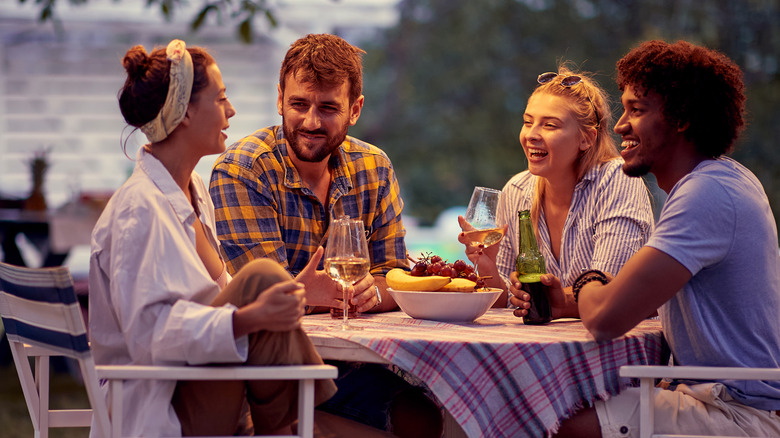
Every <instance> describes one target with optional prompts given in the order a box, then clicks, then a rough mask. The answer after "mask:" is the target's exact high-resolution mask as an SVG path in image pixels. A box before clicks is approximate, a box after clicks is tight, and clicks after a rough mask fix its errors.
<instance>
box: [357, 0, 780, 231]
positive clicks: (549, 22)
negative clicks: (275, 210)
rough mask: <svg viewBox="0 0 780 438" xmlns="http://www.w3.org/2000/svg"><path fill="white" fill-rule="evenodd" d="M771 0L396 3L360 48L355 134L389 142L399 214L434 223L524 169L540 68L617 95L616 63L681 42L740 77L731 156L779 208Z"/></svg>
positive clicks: (779, 41)
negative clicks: (562, 66) (566, 69)
mask: <svg viewBox="0 0 780 438" xmlns="http://www.w3.org/2000/svg"><path fill="white" fill-rule="evenodd" d="M778 9H779V8H778V2H777V1H776V0H766V1H760V0H755V1H731V0H717V1H693V0H677V1H673V0H645V1H641V2H640V1H629V0H523V1H521V0H481V1H479V2H474V1H469V0H404V1H402V2H401V4H400V12H401V14H400V22H399V24H398V25H397V26H396V27H393V28H391V29H388V30H387V31H385V32H383V33H382V34H381V35H380V37H379V38H378V39H376V40H372V41H369V42H366V43H364V44H363V48H364V49H366V50H367V51H368V53H367V55H366V57H365V71H364V87H365V90H364V93H365V95H366V104H365V108H364V111H363V115H362V116H361V120H360V122H359V123H358V124H357V126H355V127H354V129H353V130H352V131H351V132H352V133H354V134H355V135H356V136H359V137H361V138H364V139H365V140H367V141H370V142H373V143H375V144H377V145H378V146H380V147H382V148H383V149H385V150H386V151H387V152H388V154H389V155H390V157H391V159H392V160H393V163H394V165H395V167H396V170H397V173H398V178H399V181H400V184H401V189H402V192H403V196H404V200H405V201H406V204H407V213H408V214H410V215H412V216H416V217H418V218H420V219H421V220H422V221H423V222H430V221H432V220H434V219H435V218H436V216H437V215H438V214H439V213H440V212H441V211H442V210H443V209H445V208H447V207H450V206H454V205H465V204H466V203H467V202H468V200H469V197H470V195H471V190H472V188H473V187H474V186H475V185H483V186H489V187H495V188H501V187H502V186H503V184H504V183H505V182H506V181H507V180H508V179H509V178H510V177H511V176H512V175H513V174H515V173H517V172H520V171H522V170H524V169H525V168H526V167H527V163H526V161H525V158H524V155H523V152H522V148H521V147H520V143H519V140H518V134H519V131H520V128H521V127H522V114H523V111H524V109H525V104H526V100H527V98H528V96H529V94H530V92H531V91H532V90H533V88H534V87H535V85H536V82H535V81H536V77H537V75H538V74H539V73H542V72H546V71H551V70H556V68H557V65H558V63H559V62H560V61H563V60H566V61H571V62H573V63H574V65H575V66H576V67H578V68H579V69H581V70H585V71H589V72H592V73H595V74H596V79H597V80H598V81H599V83H600V84H601V85H602V86H603V87H604V88H605V89H607V91H608V92H609V94H610V95H611V96H612V97H613V108H614V115H615V116H616V117H617V116H619V112H618V111H619V106H618V105H617V104H619V91H618V90H617V86H616V85H615V83H614V77H615V63H616V61H617V60H618V59H620V57H622V56H623V55H624V54H625V53H626V52H627V51H628V50H630V49H631V48H632V47H634V46H635V45H636V44H637V43H638V42H640V41H644V40H647V39H664V40H667V41H676V40H678V39H685V40H688V41H691V42H694V43H698V44H703V45H705V46H707V47H710V48H714V49H717V50H720V51H722V52H724V53H725V54H727V55H728V56H730V57H731V58H732V59H734V60H735V62H737V63H738V64H739V65H740V66H741V67H742V68H743V70H744V71H745V81H746V84H747V87H748V90H749V96H748V111H749V123H750V125H749V127H748V130H747V132H746V133H745V135H743V137H742V139H741V141H740V143H739V145H738V148H737V152H736V153H735V154H734V156H735V158H737V159H738V160H740V161H742V162H743V163H745V164H746V165H747V166H748V167H750V168H751V170H753V171H754V172H755V173H756V175H757V176H758V177H759V178H760V179H761V181H762V183H763V184H764V186H765V187H766V189H767V192H768V193H769V195H770V201H771V202H772V204H773V205H774V211H775V214H776V215H777V214H778V213H780V174H778V171H777V168H778V164H779V163H780V152H778V148H776V147H775V145H774V142H775V141H776V139H777V138H780V135H779V134H780V128H778V125H777V123H775V122H774V121H773V120H772V119H773V118H774V117H776V116H777V115H780V112H778V109H779V108H778V107H779V106H780V77H779V76H778V65H777V63H778V53H780V30H779V29H778V26H777V23H779V22H780V13H779V12H778Z"/></svg>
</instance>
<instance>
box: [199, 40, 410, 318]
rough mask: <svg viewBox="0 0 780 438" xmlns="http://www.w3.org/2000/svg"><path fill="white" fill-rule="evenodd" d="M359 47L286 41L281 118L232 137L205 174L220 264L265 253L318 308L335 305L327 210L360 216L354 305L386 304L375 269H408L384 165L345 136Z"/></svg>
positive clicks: (358, 76)
mask: <svg viewBox="0 0 780 438" xmlns="http://www.w3.org/2000/svg"><path fill="white" fill-rule="evenodd" d="M361 53H364V52H363V51H362V50H360V49H358V48H356V47H353V46H351V45H349V44H348V43H346V42H345V41H344V40H342V39H340V38H338V37H334V36H331V35H309V36H307V37H305V38H302V39H301V40H299V41H298V42H296V43H295V44H293V46H292V47H291V49H290V50H289V52H288V54H287V56H286V58H285V60H284V63H283V64H282V68H281V72H280V78H279V86H278V89H279V97H278V100H277V108H278V111H279V114H280V115H281V116H282V121H283V125H282V126H271V127H268V128H263V129H260V130H258V131H256V132H254V133H253V134H251V135H249V136H248V137H245V138H243V139H242V140H240V141H239V142H237V143H236V144H234V145H232V146H231V147H230V148H228V150H227V151H226V152H225V153H224V154H223V155H222V156H221V157H219V159H218V160H217V162H216V164H215V165H214V170H213V173H212V176H211V185H210V192H211V197H212V200H213V202H214V207H215V211H216V218H217V234H218V235H219V239H220V240H221V242H222V248H223V251H224V255H225V259H226V263H227V267H228V271H229V272H231V273H234V272H236V271H238V270H239V269H240V268H241V267H242V266H243V265H245V264H246V263H248V262H249V261H251V260H253V259H255V258H258V257H270V258H273V259H274V260H277V261H278V262H279V263H281V264H282V266H284V267H285V268H287V270H288V271H290V272H291V273H292V274H293V275H295V276H297V279H298V281H300V282H302V283H304V284H305V285H306V286H307V287H306V300H307V302H308V303H309V305H311V306H312V307H314V306H316V309H317V310H319V311H322V310H327V308H328V307H338V306H339V304H338V302H337V301H336V300H338V299H340V298H341V292H340V291H339V289H338V286H337V283H335V282H333V281H331V280H330V278H329V277H328V276H327V274H326V273H325V271H323V270H321V259H322V249H321V246H323V245H324V244H325V241H326V238H327V231H328V224H329V222H330V220H331V218H336V217H339V216H341V215H347V216H349V217H351V218H353V219H361V220H362V221H363V223H364V224H365V228H366V233H367V236H368V245H369V253H370V254H371V270H370V275H368V276H366V277H365V278H364V279H363V280H361V281H360V282H358V283H356V284H355V290H354V297H353V301H352V303H353V304H355V305H356V306H357V310H358V311H360V312H366V311H386V310H393V309H395V308H396V304H395V302H394V301H393V299H392V297H390V294H388V293H387V292H386V290H385V289H386V283H385V279H384V275H385V274H386V273H387V271H389V270H390V269H392V268H396V267H408V262H407V260H406V246H405V243H404V234H405V230H404V228H403V224H402V222H401V210H402V209H403V201H402V200H401V197H400V195H399V189H398V182H397V180H396V176H395V171H394V170H393V166H392V163H391V162H390V159H389V158H388V157H387V155H386V154H385V153H384V152H383V151H382V150H380V149H379V148H377V147H375V146H373V145H370V144H368V143H365V142H362V141H360V140H358V139H356V138H353V137H349V136H347V130H348V128H349V126H351V125H354V124H355V123H356V122H357V120H358V117H360V112H361V109H362V107H363V96H362V95H361V92H362V67H361V60H360V54H361ZM307 266H308V269H305V268H306V267H307ZM375 285H376V286H378V288H375V287H374V286H375ZM313 286H316V287H313ZM378 294H381V295H378ZM310 309H311V307H310Z"/></svg>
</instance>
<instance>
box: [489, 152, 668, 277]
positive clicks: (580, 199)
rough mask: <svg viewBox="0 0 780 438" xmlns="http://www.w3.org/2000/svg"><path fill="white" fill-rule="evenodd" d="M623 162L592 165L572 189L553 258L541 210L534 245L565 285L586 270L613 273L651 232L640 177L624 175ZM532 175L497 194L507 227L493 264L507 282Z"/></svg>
mask: <svg viewBox="0 0 780 438" xmlns="http://www.w3.org/2000/svg"><path fill="white" fill-rule="evenodd" d="M622 166H623V159H622V158H614V159H612V160H610V161H608V162H606V163H602V164H600V165H597V166H594V167H593V168H592V169H590V170H589V171H588V173H586V174H585V176H583V177H582V179H581V180H580V181H579V182H578V183H577V185H576V186H575V187H574V194H573V196H572V200H571V206H570V207H569V214H568V216H567V218H566V223H565V224H564V227H563V235H562V237H561V249H560V259H558V260H556V259H555V257H554V256H553V252H552V246H551V244H550V233H549V231H548V229H547V223H546V221H545V218H544V211H543V210H542V211H541V212H540V215H539V233H538V236H539V241H538V244H539V249H540V250H541V251H542V255H544V261H545V264H546V267H547V273H548V274H553V275H555V276H556V277H558V278H559V279H560V280H561V283H562V284H563V286H564V287H565V286H571V285H572V284H573V283H574V280H575V279H576V278H577V276H578V275H579V274H580V273H581V272H582V271H583V270H587V269H599V270H601V271H604V272H608V273H610V274H612V275H614V274H617V272H618V271H619V270H620V268H621V267H622V266H623V264H624V263H625V262H626V261H627V260H628V259H629V258H630V257H631V256H632V255H633V254H634V253H635V252H636V251H638V250H639V248H641V247H642V246H643V245H644V244H645V242H646V241H647V239H648V238H649V236H650V232H651V230H652V227H653V213H652V210H651V208H650V198H649V192H648V190H647V188H646V187H645V185H644V182H643V181H642V179H641V178H632V177H629V176H627V175H626V174H624V173H623V170H622ZM537 178H538V177H536V176H534V175H532V174H531V173H530V172H528V171H527V170H526V171H523V172H520V173H518V174H517V175H515V176H513V177H512V178H511V179H510V180H509V182H507V183H506V185H505V186H504V189H503V190H502V193H501V199H500V201H499V207H498V213H497V218H498V220H499V221H500V222H499V223H504V224H509V229H508V230H507V235H506V237H504V239H503V240H502V241H501V246H500V248H499V252H498V257H497V259H496V267H497V268H498V272H499V273H500V274H501V277H502V278H503V279H504V281H506V282H508V281H509V274H510V273H511V272H513V271H514V270H515V258H516V257H517V253H518V247H519V243H518V238H519V236H518V223H517V221H518V218H517V212H518V211H520V210H530V209H531V203H532V202H533V199H534V194H535V192H536V180H537Z"/></svg>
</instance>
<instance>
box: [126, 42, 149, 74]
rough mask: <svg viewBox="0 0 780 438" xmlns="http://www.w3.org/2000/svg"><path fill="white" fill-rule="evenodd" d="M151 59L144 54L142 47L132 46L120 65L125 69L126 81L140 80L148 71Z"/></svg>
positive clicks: (144, 50)
mask: <svg viewBox="0 0 780 438" xmlns="http://www.w3.org/2000/svg"><path fill="white" fill-rule="evenodd" d="M150 63H151V58H149V55H148V54H147V53H146V49H144V46H140V45H139V46H134V47H132V48H131V49H130V50H128V51H127V53H126V54H125V57H124V59H123V60H122V65H123V66H124V67H125V71H126V72H127V76H128V79H140V78H143V77H144V75H145V74H146V71H147V70H149V64H150Z"/></svg>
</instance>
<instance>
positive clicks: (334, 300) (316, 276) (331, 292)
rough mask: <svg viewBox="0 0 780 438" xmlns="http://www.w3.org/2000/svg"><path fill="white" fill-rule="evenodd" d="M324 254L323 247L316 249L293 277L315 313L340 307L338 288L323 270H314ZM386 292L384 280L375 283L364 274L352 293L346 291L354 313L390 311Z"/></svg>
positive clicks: (377, 279)
mask: <svg viewBox="0 0 780 438" xmlns="http://www.w3.org/2000/svg"><path fill="white" fill-rule="evenodd" d="M324 253H325V249H324V248H323V247H319V248H317V251H316V252H315V253H314V254H312V257H311V259H310V260H309V263H307V264H306V267H305V268H303V270H302V271H301V272H300V273H299V274H298V275H297V276H296V277H295V279H296V280H297V281H299V282H301V283H303V284H304V285H305V286H306V304H307V305H309V306H314V307H317V310H316V311H318V312H322V311H327V310H328V308H330V307H342V306H343V304H342V296H343V295H342V290H341V286H340V285H339V284H338V283H337V282H335V281H333V279H331V278H330V277H329V276H328V274H326V273H325V271H324V270H323V271H318V270H317V265H319V263H320V260H321V259H322V256H323V255H324ZM386 288H387V285H386V283H385V281H384V277H377V278H376V279H375V278H374V276H372V275H371V274H368V275H366V276H365V277H363V278H362V279H360V280H358V281H357V282H355V283H354V285H353V286H352V287H351V289H352V290H350V291H349V292H351V303H352V304H354V305H356V306H357V311H358V312H368V311H374V312H376V311H385V310H393V309H394V308H395V301H393V299H392V298H391V297H390V294H389V293H387V292H386V291H385V290H386ZM377 293H382V294H383V295H382V297H381V298H382V299H381V302H382V304H381V305H379V303H380V300H379V298H378V297H377Z"/></svg>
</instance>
